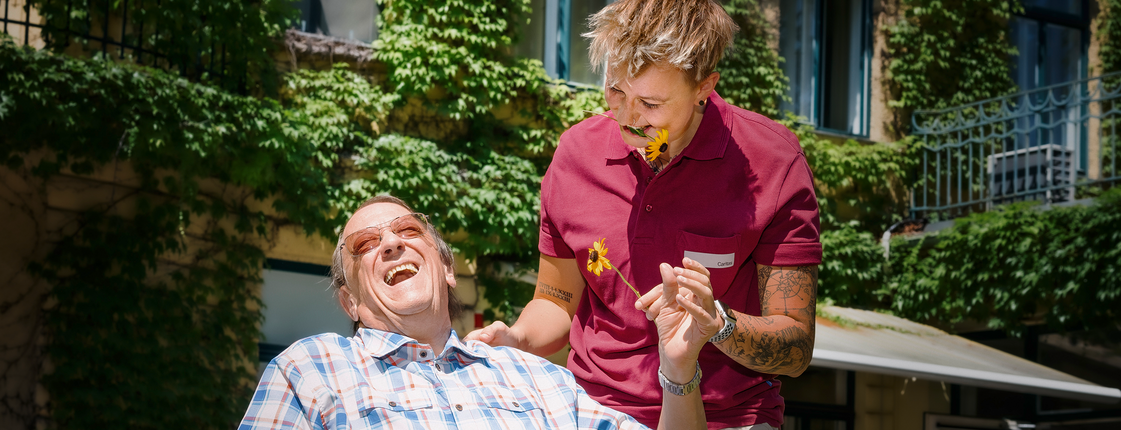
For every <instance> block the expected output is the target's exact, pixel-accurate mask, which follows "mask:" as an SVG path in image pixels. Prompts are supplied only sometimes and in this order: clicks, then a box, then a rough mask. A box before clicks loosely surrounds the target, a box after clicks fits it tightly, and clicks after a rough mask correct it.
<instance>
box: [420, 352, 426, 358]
mask: <svg viewBox="0 0 1121 430" xmlns="http://www.w3.org/2000/svg"><path fill="white" fill-rule="evenodd" d="M427 356H428V352H421V353H420V358H424V357H427Z"/></svg>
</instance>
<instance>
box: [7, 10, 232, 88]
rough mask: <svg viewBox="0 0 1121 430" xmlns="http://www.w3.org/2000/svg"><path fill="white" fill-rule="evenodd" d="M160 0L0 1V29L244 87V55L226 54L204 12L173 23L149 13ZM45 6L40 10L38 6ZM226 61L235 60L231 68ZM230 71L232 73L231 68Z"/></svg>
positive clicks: (39, 45) (31, 40)
mask: <svg viewBox="0 0 1121 430" xmlns="http://www.w3.org/2000/svg"><path fill="white" fill-rule="evenodd" d="M161 1H162V0H119V1H113V0H58V1H50V2H40V3H36V4H35V7H32V5H31V4H30V1H29V0H0V28H2V30H3V32H4V33H7V34H8V35H9V36H11V37H12V38H13V39H14V40H15V42H16V43H17V44H19V45H24V46H33V47H35V48H36V49H44V48H51V49H56V50H60V51H61V50H68V51H69V49H70V48H72V47H76V48H77V51H81V52H84V53H85V55H91V54H100V55H103V56H105V57H111V58H114V59H117V60H123V59H127V60H128V61H131V62H133V63H136V64H141V65H146V66H151V67H156V68H161V69H165V70H170V71H174V72H178V73H179V74H180V75H181V76H184V77H186V78H188V79H191V80H196V81H197V80H201V79H208V80H217V81H222V82H224V83H226V84H227V87H229V88H231V89H232V88H239V87H243V86H244V81H245V78H246V77H245V71H244V70H242V69H244V67H240V66H241V63H243V62H244V61H245V59H244V58H230V56H229V55H227V53H226V45H225V44H224V43H221V42H217V41H216V39H215V37H213V34H214V33H215V30H216V29H215V28H214V26H213V25H211V24H209V23H207V19H206V18H207V17H206V16H200V17H197V18H198V19H196V20H194V22H197V24H194V26H193V27H181V28H175V27H173V26H172V25H168V22H167V21H166V19H165V18H153V17H154V16H156V15H157V14H154V13H151V11H153V10H158V9H159V8H160V7H161ZM37 8H45V9H37ZM231 65H238V66H239V67H240V68H239V69H238V70H236V71H233V70H231V67H230V66H231ZM231 72H232V73H231Z"/></svg>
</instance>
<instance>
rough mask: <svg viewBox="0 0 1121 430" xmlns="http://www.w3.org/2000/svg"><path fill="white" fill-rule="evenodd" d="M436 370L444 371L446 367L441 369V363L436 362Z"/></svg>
mask: <svg viewBox="0 0 1121 430" xmlns="http://www.w3.org/2000/svg"><path fill="white" fill-rule="evenodd" d="M436 370H439V371H441V372H443V371H444V369H441V368H440V363H436Z"/></svg>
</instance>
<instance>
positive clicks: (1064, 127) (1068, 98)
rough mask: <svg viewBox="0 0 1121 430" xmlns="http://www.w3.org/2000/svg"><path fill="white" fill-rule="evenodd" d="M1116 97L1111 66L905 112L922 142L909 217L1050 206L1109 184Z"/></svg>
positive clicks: (1114, 161) (1119, 87)
mask: <svg viewBox="0 0 1121 430" xmlns="http://www.w3.org/2000/svg"><path fill="white" fill-rule="evenodd" d="M1119 98H1121V72H1117V73H1111V74H1107V75H1102V76H1097V77H1092V78H1088V79H1082V80H1078V81H1071V82H1066V83H1062V84H1058V85H1052V86H1048V87H1041V88H1037V89H1033V90H1030V91H1024V92H1019V93H1016V94H1011V95H1008V96H1005V97H998V98H992V99H988V100H982V101H979V102H975V103H970V104H966V105H961V106H956V107H952V108H948V109H943V110H937V111H917V112H915V113H914V115H912V117H911V123H912V126H913V133H912V135H913V136H915V138H917V139H919V140H920V141H921V142H922V143H923V145H924V146H923V148H922V149H920V155H919V156H920V157H921V159H920V160H918V161H919V164H918V167H917V169H918V171H917V172H916V173H917V177H918V180H917V182H916V183H915V185H914V188H913V189H912V193H911V215H912V217H913V218H915V219H920V218H931V217H937V218H952V217H956V216H960V215H965V214H968V213H970V212H978V211H986V210H989V209H991V208H992V207H993V206H994V205H999V204H1004V203H1011V202H1017V201H1026V200H1040V201H1043V202H1046V203H1058V202H1064V201H1070V200H1074V199H1079V198H1082V197H1084V196H1089V195H1093V192H1094V190H1095V189H1101V188H1105V187H1110V186H1113V185H1115V184H1116V183H1117V182H1118V180H1119V179H1121V176H1119V175H1118V169H1117V168H1118V161H1119V160H1118V157H1117V147H1118V138H1119V136H1118V134H1117V131H1118V130H1117V129H1118V122H1121V100H1118V99H1119Z"/></svg>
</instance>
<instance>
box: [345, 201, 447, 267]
mask: <svg viewBox="0 0 1121 430" xmlns="http://www.w3.org/2000/svg"><path fill="white" fill-rule="evenodd" d="M386 228H389V230H390V231H392V232H393V234H395V235H397V237H400V238H402V239H413V238H417V237H421V236H424V234H425V233H427V232H428V217H427V216H425V215H424V214H421V213H415V212H414V213H411V214H407V215H401V216H399V217H397V218H393V219H391V220H389V221H386V222H383V223H381V224H378V225H375V226H370V227H366V228H363V229H361V230H358V231H356V232H354V233H351V234H350V235H349V236H347V237H346V239H343V243H342V245H339V247H340V248H344V247H345V249H346V251H347V252H349V253H350V255H352V256H355V257H357V256H359V255H363V254H366V253H368V252H370V251H373V250H374V249H377V247H378V245H380V244H381V238H382V235H381V231H382V230H384V229H386Z"/></svg>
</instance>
